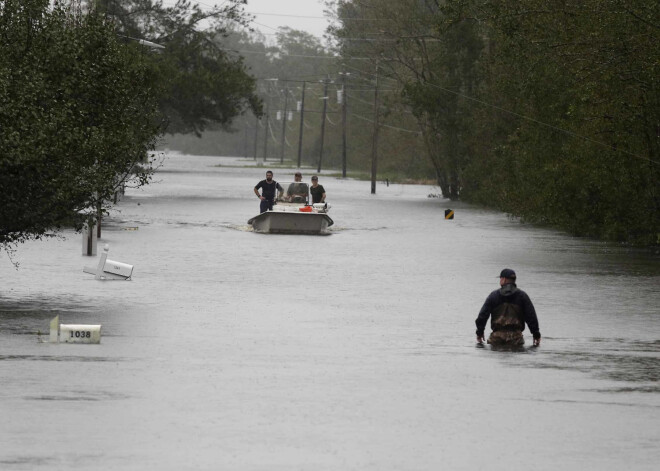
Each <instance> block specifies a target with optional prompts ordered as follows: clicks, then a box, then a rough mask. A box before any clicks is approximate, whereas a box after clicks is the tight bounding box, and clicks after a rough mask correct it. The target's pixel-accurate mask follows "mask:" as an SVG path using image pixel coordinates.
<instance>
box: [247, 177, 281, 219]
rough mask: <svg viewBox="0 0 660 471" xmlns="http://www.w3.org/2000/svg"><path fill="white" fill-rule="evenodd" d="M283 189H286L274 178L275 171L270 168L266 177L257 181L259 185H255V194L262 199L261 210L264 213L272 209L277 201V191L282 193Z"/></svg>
mask: <svg viewBox="0 0 660 471" xmlns="http://www.w3.org/2000/svg"><path fill="white" fill-rule="evenodd" d="M259 189H261V194H259ZM283 191H284V189H283V188H282V185H280V184H279V183H277V182H276V181H275V180H273V172H271V171H270V170H268V171H267V172H266V179H265V180H261V181H260V182H259V183H257V186H255V187H254V194H255V195H257V198H259V199H260V200H261V203H260V205H259V210H260V211H261V212H262V213H265V212H266V211H269V210H270V211H272V210H273V202H274V201H275V193H276V192H280V193H282V192H283Z"/></svg>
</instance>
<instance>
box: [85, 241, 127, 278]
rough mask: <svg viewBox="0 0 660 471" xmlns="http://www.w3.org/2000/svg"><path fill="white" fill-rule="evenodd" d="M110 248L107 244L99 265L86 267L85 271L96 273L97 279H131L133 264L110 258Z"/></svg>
mask: <svg viewBox="0 0 660 471" xmlns="http://www.w3.org/2000/svg"><path fill="white" fill-rule="evenodd" d="M108 250H110V247H109V246H108V244H105V247H103V253H102V254H101V257H100V258H99V264H98V266H97V267H96V268H93V267H84V268H83V271H84V272H85V273H89V274H90V275H95V276H94V278H95V279H97V280H130V279H131V276H132V275H133V265H129V264H128V263H122V262H116V261H114V260H110V259H108Z"/></svg>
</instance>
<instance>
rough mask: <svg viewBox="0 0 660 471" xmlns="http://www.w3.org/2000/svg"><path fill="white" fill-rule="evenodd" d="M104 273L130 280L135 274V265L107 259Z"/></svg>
mask: <svg viewBox="0 0 660 471" xmlns="http://www.w3.org/2000/svg"><path fill="white" fill-rule="evenodd" d="M103 271H104V272H105V273H112V274H114V275H119V276H123V277H124V278H130V277H131V275H132V274H133V265H129V264H128V263H121V262H115V261H114V260H110V259H106V261H105V264H104V265H103Z"/></svg>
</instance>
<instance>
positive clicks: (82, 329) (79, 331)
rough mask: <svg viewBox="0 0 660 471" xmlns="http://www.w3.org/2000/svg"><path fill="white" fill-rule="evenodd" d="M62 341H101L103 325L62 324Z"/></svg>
mask: <svg viewBox="0 0 660 471" xmlns="http://www.w3.org/2000/svg"><path fill="white" fill-rule="evenodd" d="M60 343H101V326H100V325H92V324H89V325H85V324H60Z"/></svg>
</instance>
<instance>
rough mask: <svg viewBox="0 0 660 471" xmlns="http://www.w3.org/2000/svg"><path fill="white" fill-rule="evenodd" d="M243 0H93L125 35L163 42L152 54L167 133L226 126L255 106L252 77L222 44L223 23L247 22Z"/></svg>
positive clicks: (257, 105) (258, 106) (257, 110)
mask: <svg viewBox="0 0 660 471" xmlns="http://www.w3.org/2000/svg"><path fill="white" fill-rule="evenodd" d="M245 3H246V1H245V0H228V1H227V2H224V3H223V4H222V6H206V5H204V7H202V5H200V4H197V3H194V2H191V1H189V0H177V2H176V3H175V4H174V5H171V6H170V5H166V4H164V2H163V1H162V0H93V2H92V4H93V8H95V9H96V10H98V11H99V12H102V13H103V14H104V15H106V16H107V17H108V18H111V19H112V20H113V21H114V22H115V24H116V25H117V31H118V33H119V34H120V35H122V36H123V37H124V38H126V39H127V40H148V41H150V42H153V43H155V44H159V45H161V46H164V49H162V50H160V54H159V55H158V56H157V59H158V60H157V62H158V66H159V68H160V76H161V78H162V79H163V82H164V86H165V89H166V93H164V94H163V95H162V97H161V102H160V106H161V110H162V112H163V113H164V114H165V116H166V118H167V121H168V127H167V132H169V133H190V132H192V133H195V134H197V135H200V133H201V132H202V131H203V130H204V129H206V128H207V127H208V126H209V125H210V124H213V125H220V126H228V125H229V124H230V123H231V121H232V119H234V118H235V117H237V116H238V115H240V114H242V113H243V112H244V111H246V110H248V109H250V110H252V111H253V112H254V113H257V114H259V113H260V112H261V102H260V100H259V98H258V96H257V95H256V94H255V81H254V78H253V77H251V76H250V75H249V74H248V73H247V71H246V67H245V64H244V62H243V58H242V57H241V56H240V55H232V54H228V53H227V51H225V49H224V48H223V47H222V41H223V38H225V37H226V35H227V31H228V29H231V28H234V27H235V26H236V25H243V26H247V25H248V22H249V17H248V16H247V15H246V14H245V13H244V12H243V5H244V4H245Z"/></svg>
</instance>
